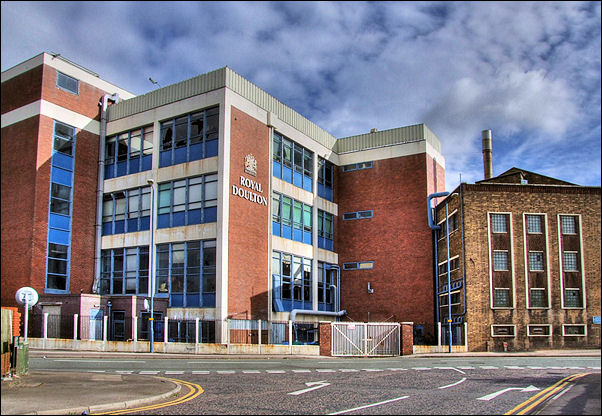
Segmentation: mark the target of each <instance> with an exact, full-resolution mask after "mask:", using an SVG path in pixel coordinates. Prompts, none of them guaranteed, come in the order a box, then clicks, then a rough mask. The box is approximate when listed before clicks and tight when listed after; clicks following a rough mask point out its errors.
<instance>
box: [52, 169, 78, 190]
mask: <svg viewBox="0 0 602 416" xmlns="http://www.w3.org/2000/svg"><path fill="white" fill-rule="evenodd" d="M72 176H73V173H71V172H69V171H66V170H63V169H58V168H53V169H52V175H51V180H52V182H54V183H58V184H61V185H65V186H71V184H72V181H71V178H72Z"/></svg>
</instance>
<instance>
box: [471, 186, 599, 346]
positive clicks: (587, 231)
mask: <svg viewBox="0 0 602 416" xmlns="http://www.w3.org/2000/svg"><path fill="white" fill-rule="evenodd" d="M506 189H507V190H504V189H503V188H501V187H495V186H491V185H489V186H487V187H480V188H479V187H478V186H476V185H475V186H468V187H467V189H466V190H465V191H464V196H465V241H466V275H467V288H466V290H467V314H466V321H467V322H468V345H469V349H470V350H480V351H484V350H486V348H487V341H489V342H490V348H491V349H492V350H503V342H508V349H509V350H510V351H512V350H529V349H537V348H584V347H596V348H599V347H600V328H599V325H593V324H592V318H593V316H600V273H601V266H600V232H601V229H600V189H599V188H597V189H594V188H572V189H571V188H550V187H548V188H534V187H529V186H525V187H520V186H512V188H509V187H506ZM487 211H493V212H511V213H512V229H513V260H514V285H515V293H516V305H515V306H516V307H515V309H513V310H499V309H498V310H492V309H491V308H490V299H489V296H490V295H489V293H490V288H489V259H488V242H487ZM524 212H526V213H542V214H547V219H548V228H547V230H546V234H547V237H548V256H549V266H550V281H551V282H550V283H551V285H550V290H551V295H552V296H551V299H552V308H551V309H543V310H537V309H529V310H528V309H527V308H526V296H527V293H526V289H525V259H524V239H523V213H524ZM558 214H580V215H581V219H582V221H583V224H582V231H583V245H584V246H583V256H584V263H585V280H586V283H585V287H586V296H587V299H586V305H587V308H586V309H561V304H560V302H561V298H560V296H561V289H560V265H559V259H558V257H559V255H558V252H559V245H558V221H557V215H558ZM491 324H508V325H516V336H515V337H514V338H499V337H491V336H490V334H491V327H490V325H491ZM529 324H551V325H552V330H553V336H552V337H543V338H542V337H528V336H527V325H529ZM563 324H587V332H588V336H587V338H586V337H563V336H562V332H561V331H562V325H563Z"/></svg>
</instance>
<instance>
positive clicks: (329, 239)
mask: <svg viewBox="0 0 602 416" xmlns="http://www.w3.org/2000/svg"><path fill="white" fill-rule="evenodd" d="M333 221H334V216H333V215H332V214H330V213H328V212H326V211H322V210H321V209H319V210H318V247H319V248H323V249H325V250H330V251H333V250H334V231H333V229H334V227H333V224H334V222H333Z"/></svg>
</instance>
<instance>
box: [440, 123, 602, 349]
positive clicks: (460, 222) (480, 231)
mask: <svg viewBox="0 0 602 416" xmlns="http://www.w3.org/2000/svg"><path fill="white" fill-rule="evenodd" d="M485 132H487V131H485ZM485 132H484V133H485ZM486 136H487V134H484V153H487V152H486V151H485V149H486V146H485V137H486ZM489 138H490V132H489ZM490 148H491V147H490V146H489V149H490ZM485 156H486V157H485V177H486V179H484V180H481V181H478V182H476V183H475V184H467V183H461V184H460V185H459V186H458V187H457V188H456V189H455V190H454V191H452V192H451V193H450V195H448V196H446V198H445V199H443V200H440V201H439V203H438V205H437V207H436V220H435V221H434V222H436V224H437V225H438V226H439V227H440V230H438V231H437V241H438V244H437V252H438V261H437V264H438V283H437V297H438V300H437V305H438V313H437V321H439V322H440V325H441V333H442V336H443V338H444V340H443V344H445V345H448V344H449V338H448V333H449V330H448V329H449V327H450V326H451V332H452V343H451V345H452V346H453V345H458V344H462V345H463V344H465V343H466V344H467V348H468V350H469V351H487V350H490V351H504V350H508V351H520V350H534V349H563V348H567V349H579V348H600V322H599V319H600V274H601V267H600V235H601V229H600V212H601V211H600V187H585V186H578V185H574V184H570V183H567V182H564V181H560V180H557V179H554V178H549V177H546V176H543V175H540V174H537V173H533V172H528V171H525V170H522V169H518V168H512V169H509V170H508V171H506V172H504V173H502V174H501V175H498V176H496V177H491V169H490V165H491V163H490V158H488V157H487V156H490V155H485ZM488 165H489V169H488ZM446 213H447V215H446ZM447 229H449V234H448V233H447ZM448 235H449V256H448V255H447V252H448V249H447V247H448V241H447V237H448ZM448 266H449V268H448ZM448 270H449V279H448ZM448 282H449V284H448ZM448 299H449V300H448ZM450 305H451V320H452V322H451V325H450V323H449V322H448V319H449V309H450Z"/></svg>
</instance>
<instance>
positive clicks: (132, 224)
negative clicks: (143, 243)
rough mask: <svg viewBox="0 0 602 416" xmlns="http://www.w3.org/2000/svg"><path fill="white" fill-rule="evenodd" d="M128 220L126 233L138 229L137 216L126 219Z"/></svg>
mask: <svg viewBox="0 0 602 416" xmlns="http://www.w3.org/2000/svg"><path fill="white" fill-rule="evenodd" d="M127 222H128V228H127V230H128V233H133V232H136V231H138V218H134V219H131V220H127Z"/></svg>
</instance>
